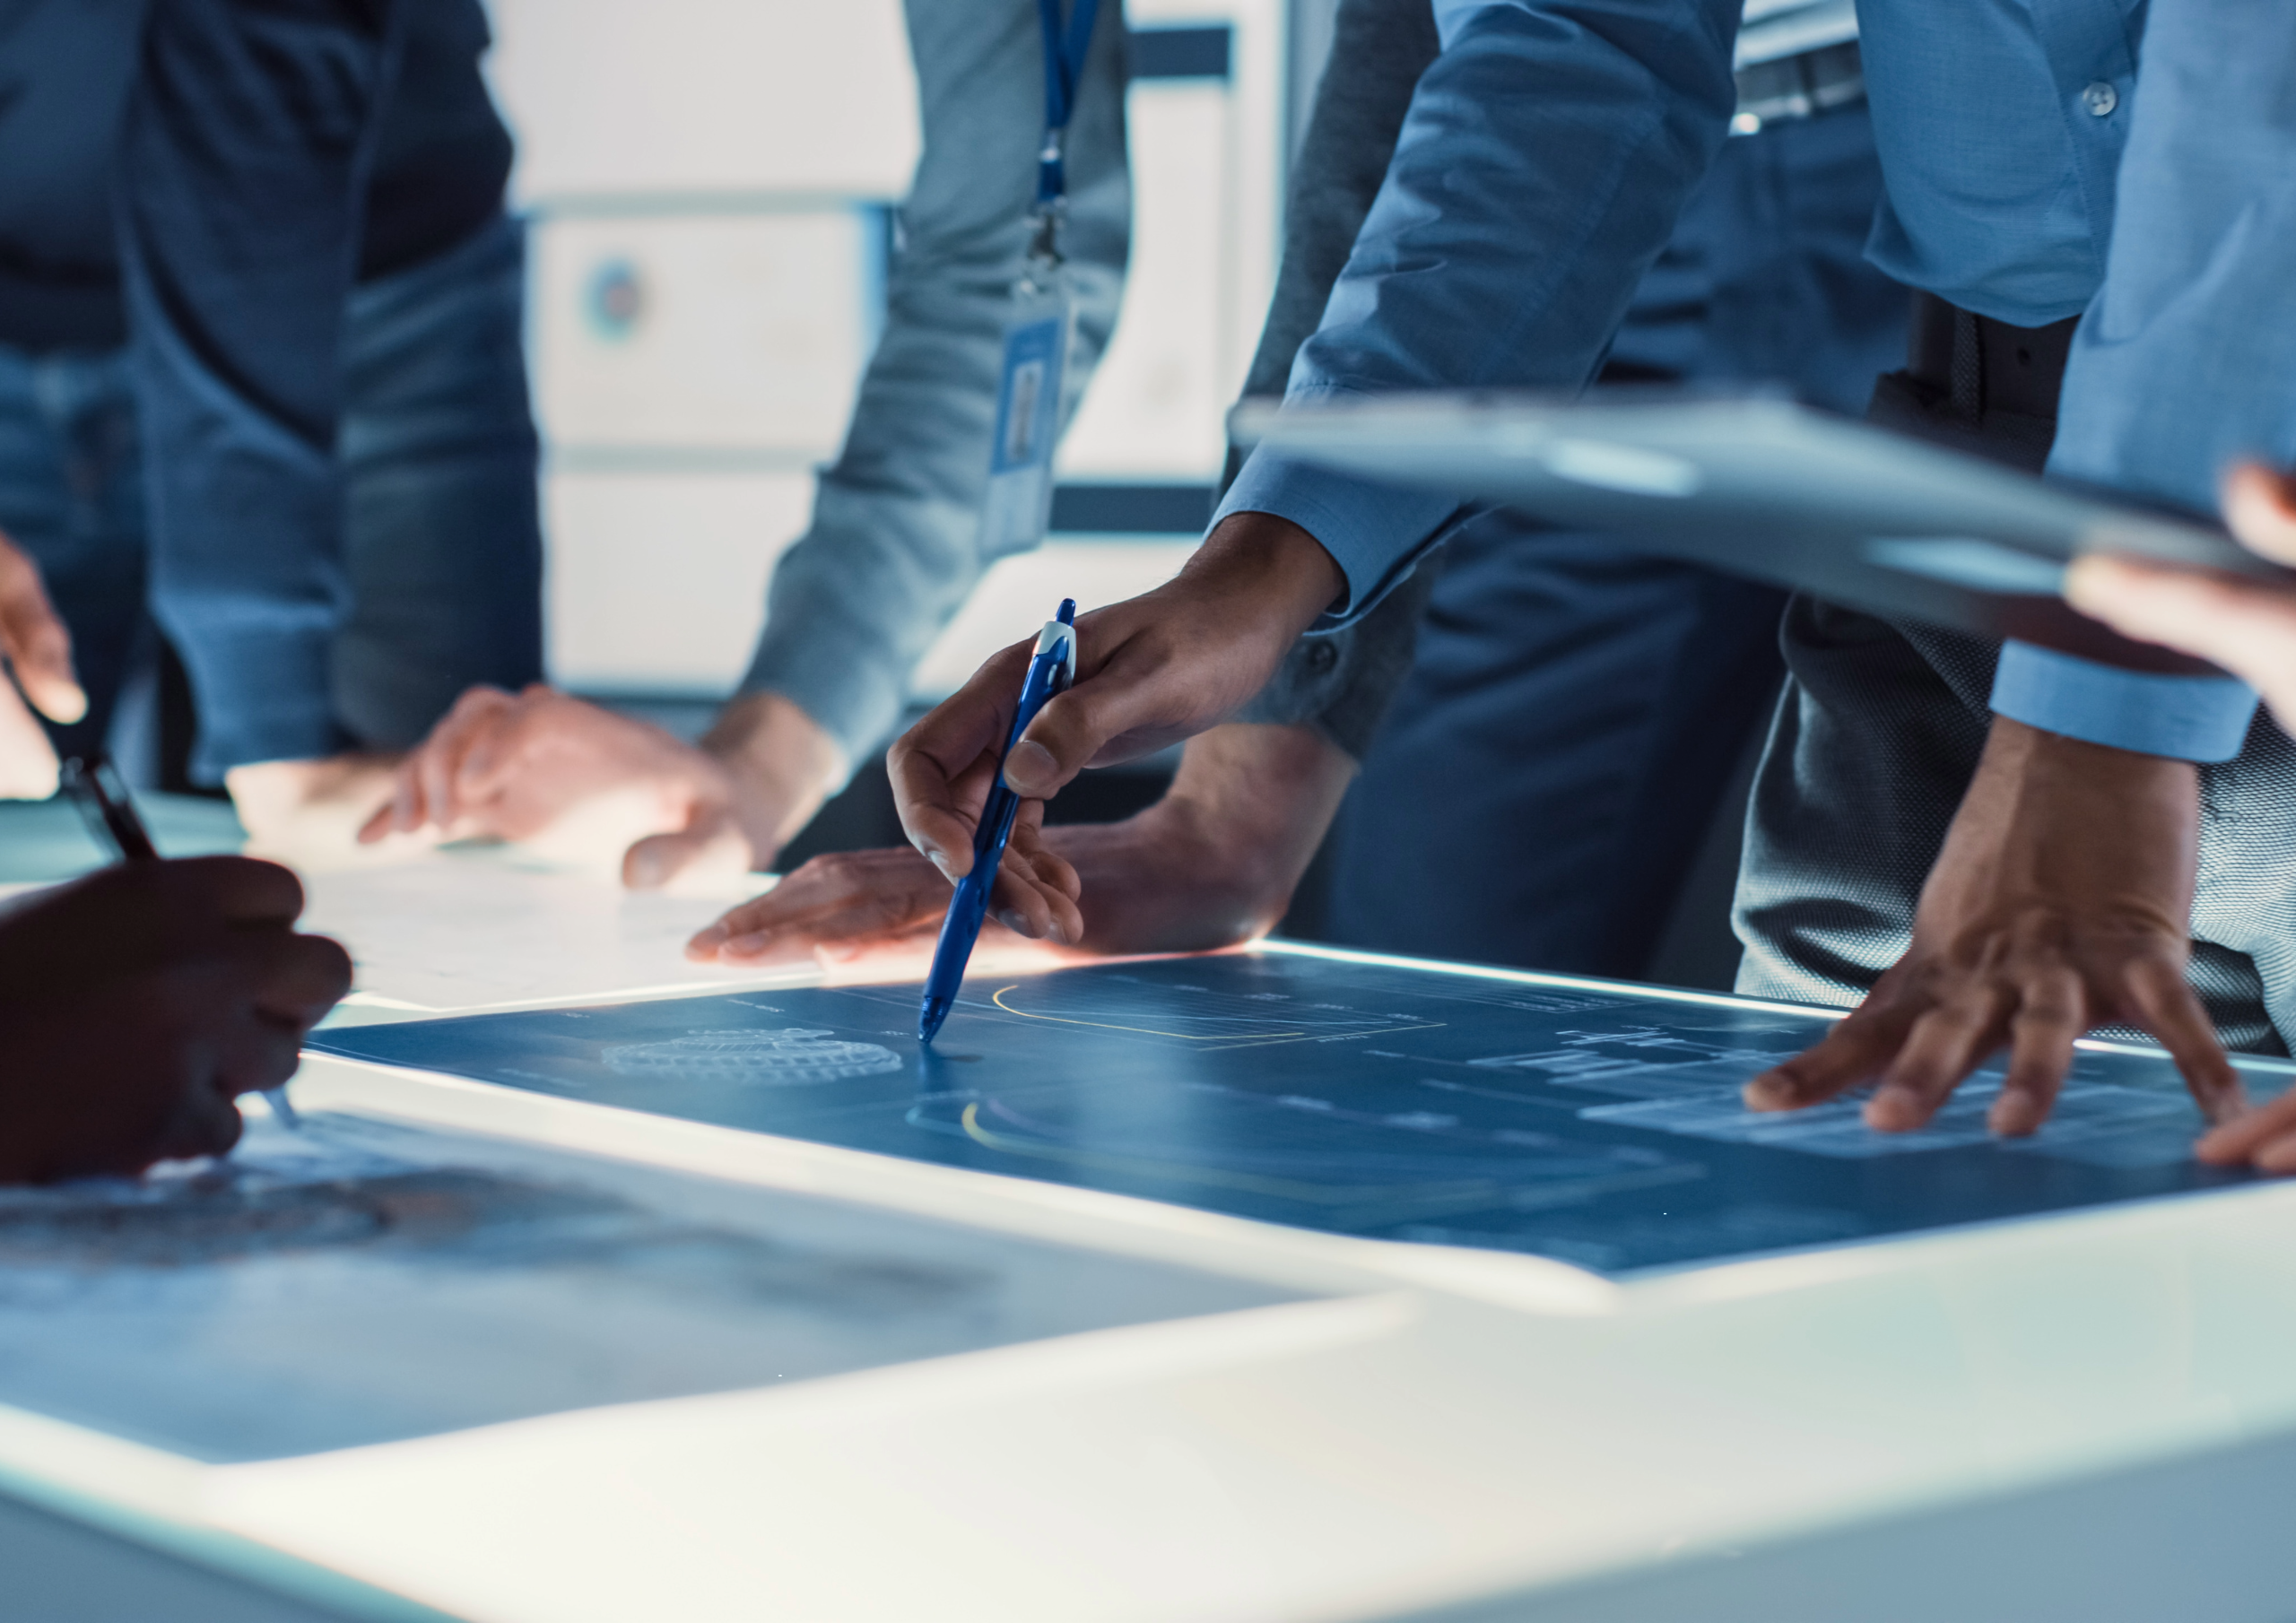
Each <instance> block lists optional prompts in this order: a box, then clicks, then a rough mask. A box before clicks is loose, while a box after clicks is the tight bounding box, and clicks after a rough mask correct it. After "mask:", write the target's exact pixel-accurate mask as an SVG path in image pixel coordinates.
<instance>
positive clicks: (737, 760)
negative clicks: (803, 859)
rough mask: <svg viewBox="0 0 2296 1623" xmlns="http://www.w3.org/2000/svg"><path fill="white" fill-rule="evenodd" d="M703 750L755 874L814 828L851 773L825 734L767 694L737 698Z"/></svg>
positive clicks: (705, 738)
mask: <svg viewBox="0 0 2296 1623" xmlns="http://www.w3.org/2000/svg"><path fill="white" fill-rule="evenodd" d="M701 749H702V752H703V753H704V754H706V755H708V756H709V758H710V759H712V760H714V761H716V762H717V763H718V767H719V768H721V769H722V770H723V771H724V772H725V774H726V787H727V792H728V794H730V796H731V799H732V808H731V809H732V812H733V817H734V821H735V825H736V826H737V827H738V828H740V829H741V831H742V833H743V836H744V838H746V839H747V840H748V841H749V845H750V854H751V860H752V866H753V867H756V868H764V867H766V866H768V865H770V864H771V862H772V861H773V858H774V855H775V854H776V853H778V851H779V850H780V849H781V847H782V846H785V845H787V844H788V843H789V841H790V840H791V839H793V838H796V834H797V832H798V830H800V829H803V828H804V826H805V825H806V824H807V823H808V822H810V821H812V820H813V813H814V812H818V811H820V810H821V808H822V802H824V801H826V800H827V799H828V798H829V797H830V796H831V794H834V793H836V791H837V790H838V789H839V787H840V786H841V785H843V784H844V782H845V778H846V776H847V774H848V770H849V767H848V762H847V761H846V759H845V752H844V751H842V750H840V749H839V748H838V745H837V742H836V741H835V740H834V739H833V738H831V736H830V733H829V731H828V729H827V728H825V727H823V726H822V725H821V724H820V723H819V722H817V721H815V720H814V719H813V717H812V716H808V715H807V714H806V713H805V712H804V709H803V708H802V707H799V706H798V705H797V704H796V701H795V700H793V699H788V698H787V697H785V696H784V695H782V694H779V693H775V692H771V691H770V690H763V691H759V692H754V693H744V694H741V695H740V696H738V697H737V698H735V699H734V700H733V701H732V702H731V703H729V704H728V705H727V706H726V708H725V709H724V711H722V712H721V713H720V714H719V716H718V720H717V723H716V725H713V726H712V727H711V728H710V729H709V733H707V734H705V735H704V736H703V738H702V740H701Z"/></svg>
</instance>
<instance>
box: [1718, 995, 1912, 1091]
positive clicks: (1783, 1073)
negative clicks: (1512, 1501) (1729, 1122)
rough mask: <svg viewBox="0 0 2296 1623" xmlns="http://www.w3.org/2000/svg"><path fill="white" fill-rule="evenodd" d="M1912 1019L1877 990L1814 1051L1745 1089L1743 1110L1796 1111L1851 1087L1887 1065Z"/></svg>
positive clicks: (1762, 1074)
mask: <svg viewBox="0 0 2296 1623" xmlns="http://www.w3.org/2000/svg"><path fill="white" fill-rule="evenodd" d="M1912 1023H1913V1020H1912V1015H1911V1013H1910V1012H1909V1011H1907V1010H1906V1009H1904V1008H1902V1007H1900V1005H1898V1004H1897V1003H1896V1002H1895V1001H1894V1000H1893V999H1890V998H1887V997H1885V996H1884V995H1883V989H1882V988H1881V987H1878V986H1877V987H1876V988H1874V995H1873V996H1871V997H1868V998H1867V999H1866V1000H1865V1006H1864V1007H1863V1008H1860V1009H1858V1010H1857V1011H1854V1012H1853V1013H1850V1014H1848V1015H1847V1016H1845V1017H1844V1018H1843V1019H1842V1020H1840V1021H1839V1022H1838V1023H1837V1024H1836V1025H1835V1027H1834V1028H1833V1029H1832V1030H1831V1031H1829V1032H1828V1033H1826V1035H1825V1037H1823V1038H1822V1040H1821V1041H1819V1042H1818V1043H1817V1044H1816V1045H1815V1046H1813V1047H1811V1048H1809V1049H1808V1050H1806V1051H1805V1052H1804V1053H1802V1054H1798V1055H1795V1056H1794V1058H1792V1059H1790V1060H1788V1061H1787V1062H1786V1063H1784V1064H1782V1065H1779V1066H1778V1067H1776V1068H1775V1069H1773V1070H1770V1071H1765V1072H1762V1073H1761V1075H1760V1076H1758V1077H1756V1078H1754V1080H1753V1081H1751V1082H1748V1083H1747V1084H1746V1091H1745V1100H1746V1108H1747V1109H1749V1110H1797V1109H1799V1108H1801V1107H1803V1106H1805V1105H1814V1104H1817V1103H1819V1102H1821V1101H1822V1100H1825V1099H1830V1098H1833V1097H1834V1096H1835V1095H1836V1094H1838V1093H1841V1092H1845V1091H1847V1090H1848V1089H1851V1088H1855V1087H1857V1085H1858V1084H1860V1083H1861V1082H1865V1081H1871V1080H1872V1079H1873V1078H1874V1077H1876V1076H1878V1075H1880V1074H1881V1073H1882V1072H1883V1070H1884V1069H1886V1068H1887V1067H1888V1065H1889V1063H1890V1060H1891V1058H1892V1056H1893V1055H1895V1054H1896V1053H1897V1051H1898V1049H1899V1047H1900V1045H1901V1044H1902V1043H1903V1042H1904V1040H1905V1034H1906V1032H1907V1030H1908V1029H1909V1028H1910V1027H1911V1025H1912Z"/></svg>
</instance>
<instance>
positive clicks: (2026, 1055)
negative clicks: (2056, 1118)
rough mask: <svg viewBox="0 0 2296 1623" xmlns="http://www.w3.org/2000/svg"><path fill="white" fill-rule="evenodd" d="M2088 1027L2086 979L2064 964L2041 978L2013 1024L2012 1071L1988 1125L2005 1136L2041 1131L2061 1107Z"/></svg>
mask: <svg viewBox="0 0 2296 1623" xmlns="http://www.w3.org/2000/svg"><path fill="white" fill-rule="evenodd" d="M2088 1028H2089V1016H2088V1004H2087V1001H2086V999H2085V998H2083V995H2082V990H2081V977H2080V976H2078V975H2076V974H2074V972H2073V971H2072V970H2070V969H2063V968H2060V969H2053V970H2049V971H2047V972H2044V973H2042V974H2040V975H2038V976H2035V977H2034V978H2033V979H2032V980H2031V982H2030V983H2029V984H2028V985H2026V987H2025V988H2024V993H2023V996H2022V998H2021V999H2020V1000H2019V1002H2018V1005H2017V1012H2016V1014H2015V1016H2014V1017H2013V1019H2012V1020H2010V1022H2009V1043H2010V1047H2009V1071H2008V1074H2007V1076H2006V1077H2005V1079H2004V1080H2003V1081H2002V1084H2001V1096H2000V1097H1999V1098H1996V1099H1995V1100H1994V1101H1993V1109H1992V1111H1991V1113H1990V1114H1989V1115H1988V1116H1987V1125H1988V1126H1990V1127H1991V1128H1992V1129H1993V1131H1994V1132H1996V1133H2000V1134H2002V1135H2003V1136H2004V1137H2005V1138H2022V1137H2023V1136H2024V1135H2025V1134H2027V1133H2033V1132H2036V1131H2038V1130H2039V1127H2040V1124H2042V1123H2043V1122H2045V1121H2047V1120H2048V1113H2049V1112H2050V1111H2051V1110H2052V1109H2054V1108H2056V1106H2057V1093H2058V1091H2059V1090H2060V1089H2062V1088H2063V1087H2064V1086H2065V1079H2066V1075H2067V1073H2069V1072H2071V1071H2072V1069H2073V1053H2074V1049H2073V1046H2074V1043H2075V1042H2077V1041H2078V1040H2079V1039H2080V1037H2081V1034H2082V1033H2083V1031H2085V1030H2087V1029H2088Z"/></svg>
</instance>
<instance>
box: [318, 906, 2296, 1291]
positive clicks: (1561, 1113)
mask: <svg viewBox="0 0 2296 1623" xmlns="http://www.w3.org/2000/svg"><path fill="white" fill-rule="evenodd" d="M1825 1019H1826V1017H1825V1016H1824V1015H1822V1014H1821V1013H1819V1012H1817V1011H1809V1012H1802V1011H1795V1010H1792V1009H1787V1008H1783V1007H1780V1006H1778V1005H1763V1004H1756V1003H1747V1002H1737V1001H1735V1000H1731V999H1725V998H1718V997H1713V996H1707V995H1701V994H1673V993H1665V992H1660V991H1654V990H1649V989H1645V988H1637V987H1631V986H1623V985H1621V986H1608V985H1601V984H1597V983H1587V982H1581V981H1563V980H1557V979H1553V978H1552V977H1543V976H1529V975H1513V974H1507V973H1501V972H1477V971H1465V970H1459V969H1455V968H1445V967H1440V966H1433V965H1423V966H1422V965H1414V964H1409V963H1404V962H1399V961H1397V960H1383V959H1365V958H1361V957H1358V956H1354V955H1348V954H1338V953H1330V952H1325V951H1321V950H1300V949H1297V948H1285V947H1280V946H1269V947H1263V948H1260V949H1256V950H1248V951H1243V952H1234V953H1223V954H1217V955H1212V956H1206V957H1198V958H1180V959H1156V960H1149V961H1133V962H1127V963H1118V964H1109V965H1094V966H1088V967H1082V968H1067V969H1058V970H1053V971H1049V972H1045V973H1039V974H1029V975H1005V976H974V977H973V978H972V979H971V980H970V981H969V982H968V983H967V984H966V987H965V993H964V996H963V998H962V999H961V1002H959V1004H958V1006H957V1009H956V1011H955V1012H954V1013H952V1015H951V1017H950V1019H949V1023H948V1025H947V1026H946V1027H945V1028H944V1030H943V1032H942V1034H941V1037H940V1038H939V1041H938V1043H937V1044H936V1046H935V1047H934V1048H931V1049H926V1048H921V1047H920V1046H918V1043H917V1040H916V1035H915V1034H916V1020H917V992H916V989H915V988H914V987H912V986H843V987H804V988H777V989H774V990H771V991H767V992H752V993H740V994H728V995H721V996H713V997H700V998H687V999H677V1000H668V1001H662V1002H636V1003H622V1004H616V1005H611V1006H605V1007H592V1008H562V1009H550V1010H536V1011H520V1012H516V1013H503V1014H491V1015H473V1016H468V1017H465V1018H462V1019H457V1020H423V1021H411V1022H407V1023H404V1024H397V1025H378V1026H369V1027H361V1028H350V1029H342V1030H335V1031H322V1032H320V1033H318V1034H317V1036H315V1037H313V1038H312V1040H311V1045H310V1046H312V1047H313V1048H314V1049H316V1050H317V1051H319V1052H322V1053H329V1054H335V1055H344V1056H346V1057H349V1058H353V1059H365V1060H372V1061H379V1062H382V1063H391V1064H399V1065H409V1066H416V1067H421V1068H423V1069H427V1070H432V1071H440V1072H450V1073H454V1074H457V1075H461V1076H466V1077H471V1078H474V1079H477V1080H480V1081H488V1082H496V1083H500V1084H503V1085H506V1086H509V1087H514V1088H522V1089H533V1090H535V1091H539V1092H543V1093H549V1094H555V1095H559V1096H561V1097H564V1098H576V1099H584V1100H589V1101H594V1102H597V1103H601V1104H607V1105H613V1106H620V1107H628V1108H632V1109H639V1110H646V1111H651V1112H655V1113H657V1114H661V1115H672V1116H680V1117H685V1118H688V1119H691V1120H694V1121H700V1122H708V1123H711V1124H718V1125H720V1126H726V1127H735V1128H741V1129H745V1130H750V1131H754V1132H760V1133H776V1134H779V1135H782V1136H785V1137H789V1138H796V1139H806V1140H813V1141H818V1142H822V1143H826V1144H837V1145H843V1146H847V1147H849V1148H852V1149H857V1150H873V1151H876V1152H879V1153H882V1154H886V1155H893V1156H901V1157H906V1158H909V1159H916V1160H922V1161H933V1162H937V1163H942V1164H944V1165H950V1166H957V1167H972V1168H976V1169H978V1170H981V1171H986V1172H995V1173H1001V1174H1005V1175H1007V1176H1022V1177H1031V1178H1041V1179H1049V1180H1053V1181H1056V1182H1059V1183H1063V1184H1070V1185H1082V1186H1084V1187H1088V1188H1094V1189H1102V1190H1110V1191H1115V1192H1118V1193H1124V1194H1128V1195H1137V1196H1144V1197H1146V1198H1149V1199H1152V1200H1158V1201H1165V1202H1176V1203H1178V1204H1181V1205H1187V1206H1193V1207H1200V1208H1204V1209H1206V1210H1210V1211H1222V1212H1228V1213H1232V1214H1235V1215H1238V1216H1241V1217H1247V1218H1254V1219H1263V1220H1266V1221H1271V1222H1276V1223H1284V1224H1291V1225H1295V1226H1299V1227H1304V1228H1315V1229H1321V1230H1325V1231H1327V1232H1333V1233H1340V1234H1347V1235H1356V1236H1363V1237H1377V1238H1381V1239H1390V1240H1405V1241H1426V1242H1433V1243H1438V1244H1443V1245H1465V1246H1474V1247H1485V1248H1492V1249H1498V1250H1506V1251H1520V1252H1527V1253H1533V1254H1540V1255H1544V1256H1548V1257H1552V1258H1556V1259H1559V1260H1561V1261H1564V1262H1569V1263H1576V1264H1578V1265H1579V1266H1582V1267H1586V1268H1588V1269H1592V1270H1595V1271H1600V1272H1603V1273H1606V1274H1613V1275H1616V1274H1622V1273H1631V1272H1634V1271H1641V1270H1648V1269H1654V1268H1665V1267H1674V1266H1681V1265H1684V1264H1692V1263H1704V1262H1709V1261H1713V1260H1718V1259H1721V1258H1726V1257H1735V1256H1743V1255H1747V1254H1755V1253H1761V1252H1773V1251H1781V1250H1790V1249H1799V1248H1806V1247H1811V1246H1820V1245H1837V1244H1841V1243H1845V1242H1850V1241H1857V1240H1864V1239H1868V1238H1874V1237H1882V1236H1887V1235H1892V1234H1900V1233H1905V1232H1909V1231H1912V1230H1918V1229H1924V1228H1939V1227H1944V1226H1947V1225H1952V1224H1962V1223H1972V1222H1981V1221H1986V1220H1992V1219H2005V1218H2013V1217H2018V1216H2022V1215H2028V1214H2032V1213H2039V1212H2047V1211H2058V1210H2063V1209H2066V1208H2071V1207H2079V1206H2088V1205H2095V1204H2099V1203H2102V1202H2112V1201H2124V1200H2130V1199H2137V1198H2144V1197H2151V1196H2165V1195H2174V1194H2182V1193H2190V1192H2195V1191H2201V1190H2206V1189H2210V1188H2213V1187H2220V1186H2223V1185H2229V1184H2233V1183H2238V1182H2242V1181H2245V1180H2246V1178H2247V1176H2248V1175H2247V1174H2244V1173H2240V1172H2231V1171H2224V1170H2219V1169H2215V1168H2210V1167H2203V1166H2201V1165H2200V1164H2199V1163H2197V1162H2196V1161H2195V1160H2193V1159H2192V1157H2191V1153H2190V1152H2191V1145H2192V1141H2193V1140H2194V1139H2195V1138H2196V1136H2197V1135H2198V1134H2199V1133H2200V1132H2201V1130H2202V1123H2201V1119H2200V1116H2199V1115H2198V1113H2197V1112H2196V1110H2195V1109H2194V1107H2193V1106H2192V1103H2191V1101H2190V1099H2189V1098H2187V1095H2186V1092H2185V1089H2184V1087H2183V1084H2182V1082H2181V1081H2179V1077H2178V1075H2177V1072H2176V1071H2175V1070H2174V1068H2173V1067H2172V1066H2171V1065H2170V1063H2169V1062H2168V1061H2167V1060H2166V1059H2165V1058H2163V1057H2161V1056H2158V1055H2152V1054H2148V1053H2144V1052H2116V1051H2107V1050H2100V1049H2096V1048H2090V1049H2084V1050H2083V1052H2082V1054H2081V1055H2080V1057H2079V1059H2078V1061H2077V1063H2076V1065H2075V1067H2074V1074H2073V1076H2072V1077H2071V1078H2070V1080H2069V1081H2068V1082H2067V1084H2066V1089H2065V1091H2064V1095H2063V1097H2062V1098H2060V1100H2059V1101H2058V1104H2057V1109H2056V1112H2055V1114H2054V1115H2053V1116H2052V1117H2051V1118H2050V1120H2049V1122H2048V1125H2047V1126H2045V1127H2044V1128H2043V1129H2042V1130H2041V1131H2040V1132H2039V1133H2036V1134H2034V1135H2033V1136H2031V1138H2027V1139H2022V1140H2007V1141H2005V1140H1998V1139H1996V1138H1994V1137H1992V1136H1991V1135H1990V1134H1989V1133H1987V1130H1986V1126H1985V1112H1986V1109H1987V1106H1988V1105H1989V1104H1990V1102H1991V1100H1992V1098H1993V1096H1994V1094H1995V1093H1996V1091H1997V1089H1998V1088H1999V1085H2000V1080H2001V1079H2000V1073H1999V1072H1998V1070H1997V1069H1995V1070H1989V1071H1987V1072H1984V1073H1982V1074H1980V1075H1979V1076H1977V1077H1975V1078H1972V1079H1971V1080H1970V1081H1969V1082H1967V1083H1965V1084H1964V1085H1963V1086H1962V1088H1961V1090H1960V1091H1959V1092H1958V1093H1957V1094H1956V1095H1955V1096H1954V1098H1953V1100H1952V1104H1951V1105H1950V1106H1948V1107H1947V1108H1946V1109H1944V1111H1942V1112H1941V1113H1940V1114H1939V1115H1938V1116H1937V1118H1936V1120H1935V1122H1934V1123H1933V1124H1931V1125H1930V1126H1929V1127H1927V1128H1926V1129H1925V1130H1923V1131H1921V1132H1918V1133H1902V1134H1885V1133H1874V1132H1872V1131H1871V1130H1869V1129H1867V1128H1866V1127H1865V1125H1864V1124H1863V1123H1862V1122H1861V1120H1860V1119H1859V1115H1858V1112H1859V1108H1860V1106H1861V1105H1862V1103H1863V1097H1862V1096H1858V1097H1854V1098H1846V1099H1844V1100H1842V1101H1840V1102H1838V1103H1834V1104H1830V1105H1825V1106H1821V1107H1817V1108H1814V1109H1810V1110H1805V1111H1799V1112H1795V1113H1792V1114H1788V1115H1753V1114H1751V1113H1749V1112H1747V1111H1746V1110H1745V1109H1744V1107H1742V1106H1741V1105H1740V1104H1739V1098H1738V1095H1739V1089H1740V1088H1741V1087H1742V1086H1743V1085H1744V1082H1745V1081H1747V1079H1749V1078H1750V1077H1752V1076H1753V1075H1754V1074H1755V1073H1757V1072H1761V1071H1762V1070H1764V1069H1766V1068H1767V1067H1769V1066H1770V1065H1771V1064H1774V1063H1777V1062H1778V1061H1779V1060H1781V1059H1784V1058H1786V1057H1787V1056H1789V1055H1793V1054H1794V1053H1796V1052H1797V1051H1798V1050H1799V1049H1801V1048H1802V1047H1804V1046H1807V1045H1808V1044H1809V1043H1810V1042H1811V1041H1813V1040H1814V1038H1815V1037H1817V1036H1818V1034H1819V1033H1820V1032H1821V1031H1822V1029H1823V1028H1824V1023H1825ZM2285 1070H2286V1067H2285V1065H2284V1063H2282V1064H2279V1065H2274V1064H2272V1063H2262V1064H2258V1065H2255V1066H2251V1067H2250V1068H2249V1075H2248V1084H2249V1089H2250V1091H2251V1093H2252V1094H2253V1095H2255V1096H2257V1097H2262V1096H2265V1095H2268V1094H2271V1093H2274V1092H2276V1091H2277V1090H2278V1089H2280V1088H2281V1087H2283V1086H2285V1084H2286V1081H2287V1078H2286V1076H2285V1075H2284V1074H2283V1072H2284V1071H2285Z"/></svg>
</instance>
